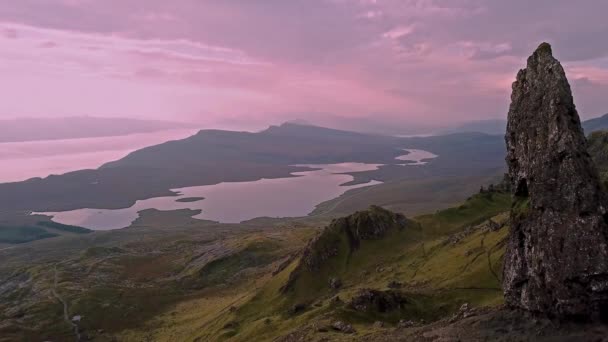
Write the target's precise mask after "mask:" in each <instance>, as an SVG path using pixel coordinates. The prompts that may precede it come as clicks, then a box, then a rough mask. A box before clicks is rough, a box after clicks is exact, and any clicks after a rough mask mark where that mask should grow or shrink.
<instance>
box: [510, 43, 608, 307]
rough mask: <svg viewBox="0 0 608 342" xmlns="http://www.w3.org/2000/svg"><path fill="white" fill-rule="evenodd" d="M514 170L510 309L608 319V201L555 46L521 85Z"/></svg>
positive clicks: (522, 76)
mask: <svg viewBox="0 0 608 342" xmlns="http://www.w3.org/2000/svg"><path fill="white" fill-rule="evenodd" d="M511 101H512V102H511V107H510V109H509V118H508V125H507V134H506V137H505V139H506V143H507V164H508V166H509V178H510V181H511V189H512V193H513V195H514V204H513V207H512V210H511V232H510V235H509V242H508V247H507V252H506V255H505V260H504V270H503V288H504V293H505V300H506V303H507V305H508V306H510V307H515V308H521V309H525V310H528V311H533V312H539V313H544V314H547V315H550V316H557V317H578V318H605V317H604V316H606V314H607V312H608V310H607V308H608V306H607V304H608V224H607V223H606V220H607V215H606V206H605V204H606V199H605V197H604V193H603V192H602V191H601V189H600V183H599V180H598V175H597V171H596V169H595V167H594V165H593V162H592V160H591V158H590V156H589V154H588V152H587V142H586V140H585V136H584V134H583V130H582V129H581V123H580V120H579V116H578V113H577V111H576V107H575V105H574V101H573V98H572V93H571V90H570V85H569V84H568V80H567V79H566V75H565V73H564V70H563V68H562V66H561V65H560V63H559V61H558V60H556V59H555V58H554V57H553V55H552V51H551V46H550V45H549V44H547V43H543V44H541V45H540V46H539V47H538V49H537V50H536V51H535V52H534V54H533V55H532V56H530V57H529V58H528V61H527V67H526V69H523V70H520V71H519V73H518V74H517V80H516V81H515V83H513V93H512V95H511Z"/></svg>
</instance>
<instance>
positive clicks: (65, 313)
mask: <svg viewBox="0 0 608 342" xmlns="http://www.w3.org/2000/svg"><path fill="white" fill-rule="evenodd" d="M54 272H55V276H54V277H55V279H54V281H53V290H52V291H53V296H55V298H57V299H58V300H59V301H60V302H61V304H63V319H64V320H65V321H66V322H67V323H68V324H69V325H70V326H71V327H72V329H73V330H74V335H75V336H76V342H80V330H79V329H78V324H76V323H74V322H72V320H71V319H70V315H69V310H68V302H67V301H65V299H63V298H62V297H61V296H60V295H59V294H58V293H57V283H58V274H57V266H55V269H54Z"/></svg>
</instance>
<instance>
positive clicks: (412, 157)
mask: <svg viewBox="0 0 608 342" xmlns="http://www.w3.org/2000/svg"><path fill="white" fill-rule="evenodd" d="M403 150H404V151H407V152H409V153H408V154H406V155H404V156H399V157H397V158H395V159H397V160H404V161H408V163H405V164H399V165H403V166H408V165H424V164H426V163H428V160H429V159H434V158H437V155H436V154H433V153H431V152H428V151H423V150H416V149H409V148H405V149H403Z"/></svg>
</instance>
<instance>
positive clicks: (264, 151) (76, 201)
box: [0, 123, 504, 212]
mask: <svg viewBox="0 0 608 342" xmlns="http://www.w3.org/2000/svg"><path fill="white" fill-rule="evenodd" d="M404 148H419V149H424V150H428V151H430V152H433V153H435V154H437V155H439V157H438V158H436V160H433V161H432V162H431V163H429V165H428V167H425V168H412V169H410V170H408V172H406V173H404V169H403V168H402V167H399V166H393V167H388V166H387V167H386V168H382V169H381V170H378V172H377V173H359V174H358V175H357V176H356V177H355V178H356V181H358V182H366V181H368V180H369V179H377V180H381V181H388V180H390V179H396V178H399V177H428V176H431V175H435V176H438V177H443V176H446V175H450V176H458V175H466V176H470V175H472V174H479V173H484V172H486V171H485V170H490V169H491V170H497V169H500V168H502V167H503V165H504V161H503V155H504V140H503V139H502V137H498V136H491V135H485V134H480V133H473V134H470V133H467V134H464V133H461V134H454V135H449V136H445V137H426V138H397V137H391V136H381V135H371V134H363V133H355V132H348V131H340V130H335V129H329V128H323V127H316V126H309V125H298V124H292V123H288V124H283V125H281V126H273V127H270V128H269V129H267V130H264V131H262V132H257V133H250V132H233V131H221V130H202V131H200V132H199V133H197V134H195V135H193V136H191V137H189V138H186V139H182V140H175V141H169V142H166V143H163V144H160V145H155V146H150V147H147V148H143V149H141V150H138V151H135V152H132V153H130V154H129V155H127V156H126V157H124V158H122V159H120V160H117V161H114V162H110V163H106V164H105V165H103V166H102V167H100V168H99V169H97V170H80V171H75V172H70V173H67V174H64V175H58V176H55V175H54V176H49V177H47V178H44V179H41V178H33V179H30V180H27V181H24V182H18V183H5V184H0V193H8V194H11V196H5V197H0V211H3V210H5V211H7V212H9V211H27V210H33V211H38V212H45V211H64V210H73V209H79V208H101V209H103V208H106V209H118V208H125V207H129V206H131V205H132V204H133V203H134V202H135V201H136V200H140V199H145V198H151V197H158V196H168V195H171V194H172V192H171V191H170V190H169V189H176V188H182V187H188V186H199V185H209V184H217V183H221V182H237V181H252V180H257V179H260V178H283V177H289V176H290V175H291V173H292V172H295V171H303V170H306V168H302V167H297V166H294V165H297V164H333V163H343V162H360V163H370V164H387V165H394V164H396V160H395V158H396V157H397V156H400V155H403V154H404V152H403V149H404ZM463 161H467V162H463ZM66 193H69V196H66Z"/></svg>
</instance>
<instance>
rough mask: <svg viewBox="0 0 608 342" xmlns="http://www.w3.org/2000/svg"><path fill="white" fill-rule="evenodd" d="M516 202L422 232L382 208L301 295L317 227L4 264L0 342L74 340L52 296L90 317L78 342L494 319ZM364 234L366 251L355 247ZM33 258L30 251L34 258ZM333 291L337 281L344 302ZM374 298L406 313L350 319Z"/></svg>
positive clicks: (151, 242)
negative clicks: (462, 312) (474, 316)
mask: <svg viewBox="0 0 608 342" xmlns="http://www.w3.org/2000/svg"><path fill="white" fill-rule="evenodd" d="M509 202H510V200H509V196H508V195H506V194H501V193H499V192H492V193H483V194H478V195H475V196H473V197H472V198H471V199H470V200H468V201H467V202H466V203H464V204H463V205H461V206H460V207H456V208H453V209H449V210H445V211H441V212H438V213H436V214H432V215H425V216H420V217H416V218H413V219H410V220H407V219H405V218H403V216H400V215H395V214H392V213H390V212H387V211H385V210H383V209H380V208H371V209H370V210H369V211H363V212H359V213H356V214H354V215H353V216H350V217H348V218H345V219H339V220H336V221H334V223H331V224H330V225H329V228H327V229H326V230H325V232H322V233H320V234H321V235H319V236H320V239H325V238H324V236H327V234H328V233H327V232H333V233H332V234H334V236H335V240H332V241H336V242H338V244H337V245H335V248H336V253H335V255H333V253H330V254H332V256H331V257H329V258H328V259H325V260H322V261H321V262H320V263H319V264H318V265H317V266H316V267H318V268H317V269H316V270H315V271H314V273H313V274H309V273H308V272H309V271H307V270H304V269H303V271H301V272H300V275H299V276H297V277H295V276H291V278H292V279H293V280H292V281H291V283H292V284H293V289H287V288H286V287H285V286H286V285H287V284H288V279H290V275H292V274H294V270H296V269H297V268H298V264H300V263H301V259H300V255H301V254H300V253H301V252H300V251H302V250H305V249H304V248H305V246H306V244H307V241H308V239H309V238H311V237H312V236H314V235H316V233H315V232H318V230H317V229H316V228H315V227H316V225H317V224H320V223H321V222H319V221H317V222H316V223H315V221H312V220H311V221H296V222H293V223H289V222H288V221H286V222H283V223H280V224H279V225H277V226H275V228H271V227H269V226H265V227H264V226H257V227H256V226H249V227H248V226H246V225H240V226H232V227H229V226H226V225H219V226H218V225H215V226H214V225H209V224H207V225H204V224H203V225H201V223H197V222H190V223H181V224H179V225H178V226H176V227H170V226H165V227H164V228H154V227H153V226H146V225H147V224H145V223H143V222H142V224H144V226H140V227H136V228H132V229H128V230H120V231H112V232H95V233H93V234H89V235H88V236H82V237H73V238H69V239H53V240H47V241H41V242H39V243H36V245H35V246H32V247H27V246H24V247H19V248H13V249H9V250H4V251H1V250H0V255H1V257H2V258H3V260H4V262H3V265H1V266H0V275H2V277H1V278H0V279H2V281H1V282H0V289H2V291H0V318H2V322H3V324H2V325H0V336H4V340H7V341H8V340H11V339H19V338H18V337H19V336H20V337H21V338H23V336H43V337H44V338H46V339H52V340H60V341H61V340H67V339H69V336H73V332H71V327H70V326H69V325H67V324H66V323H65V322H63V321H62V315H61V314H60V310H59V309H60V308H61V306H60V303H58V302H57V301H56V300H55V299H54V297H53V295H52V291H55V292H56V293H57V294H58V295H59V296H61V297H62V298H63V299H64V300H66V301H67V302H68V304H69V306H68V310H69V314H70V315H81V316H83V317H84V318H83V320H82V321H81V322H79V323H78V327H79V332H80V333H82V334H83V336H90V337H91V338H93V339H94V340H98V341H108V340H112V338H118V339H119V340H125V341H140V340H142V339H152V340H158V341H163V340H166V341H169V340H176V339H178V340H195V339H196V338H199V339H202V340H205V339H206V338H208V337H209V336H216V337H217V336H223V337H222V338H219V337H218V338H219V340H224V339H226V340H243V341H246V340H250V339H251V338H252V336H256V339H257V340H260V341H262V340H270V339H272V338H274V337H279V336H285V335H287V334H289V333H290V332H292V330H293V329H297V330H298V331H299V330H300V329H302V332H306V333H309V332H310V333H313V334H314V336H318V337H323V336H328V335H327V334H330V335H329V336H341V335H342V333H340V332H334V333H331V332H330V333H325V332H317V331H316V330H315V331H314V332H311V331H310V330H311V329H312V326H320V325H322V324H330V323H334V320H348V322H349V324H352V325H353V326H354V329H356V330H357V331H359V332H360V333H362V332H365V331H385V330H384V329H380V330H378V329H377V328H376V327H374V322H375V321H377V320H382V321H383V322H385V324H386V329H389V328H390V329H392V328H391V327H393V326H397V324H398V322H399V320H402V319H405V320H409V319H413V320H414V321H418V320H420V319H422V318H424V319H425V320H426V321H434V320H437V319H440V318H442V317H446V316H450V315H451V314H452V313H453V312H455V311H456V310H457V309H458V308H459V307H460V306H461V304H462V303H464V302H469V303H471V305H475V306H477V305H496V304H499V303H500V302H501V299H500V298H501V296H500V291H499V290H498V287H499V285H498V284H499V282H498V279H497V278H496V277H495V275H494V274H493V272H496V270H498V269H499V267H500V256H501V254H502V249H501V248H502V247H501V241H502V239H503V237H504V234H505V232H506V228H505V227H504V224H503V222H504V215H501V214H500V213H501V212H503V211H504V210H506V209H507V208H508V206H509ZM490 218H492V221H489V219H490ZM346 223H348V225H349V227H350V228H349V230H344V229H345V226H344V224H346ZM202 227H206V228H207V229H201V228H202ZM222 227H223V228H222ZM236 227H240V229H236V230H235V228H236ZM262 227H264V228H262ZM294 227H297V228H298V229H294ZM371 227H376V228H373V229H370V228H371ZM353 233H355V234H356V235H355V236H359V238H357V239H356V240H352V237H351V235H352V234H353ZM142 236H145V238H143V239H142ZM318 239H319V238H317V240H316V241H319V240H318ZM332 239H334V238H332ZM348 241H350V243H346V242H348ZM355 241H356V243H354V244H353V242H355ZM309 246H312V247H310V248H313V251H314V250H316V249H317V248H319V247H318V244H317V245H315V244H309ZM354 246H356V247H355V248H353V247H354ZM333 248H334V247H331V248H330V249H333ZM25 250H29V251H31V252H30V254H29V257H28V258H24V251H25ZM305 253H306V252H305ZM371 256H373V257H371ZM322 259H323V258H322ZM404 261H405V262H404ZM320 275H323V276H320ZM54 277H57V281H56V282H55V281H54ZM332 278H337V279H338V280H339V281H338V282H335V281H334V285H333V286H334V288H332V286H331V279H332ZM338 283H339V284H340V285H339V286H336V284H338ZM288 287H289V286H288ZM281 288H285V289H284V290H281ZM53 289H54V290H53ZM364 289H371V290H373V291H372V292H371V293H373V294H379V295H381V296H384V295H385V292H387V291H394V293H395V296H396V297H395V298H401V299H399V300H398V301H401V300H402V299H403V300H404V301H405V302H403V305H402V306H401V307H399V308H398V309H397V310H396V311H395V310H394V308H392V307H391V308H390V310H388V311H377V310H376V309H374V308H373V307H370V310H369V311H368V310H367V309H366V310H363V311H360V310H359V309H352V308H351V307H350V306H349V303H350V302H351V301H352V299H353V298H356V297H357V296H358V295H359V294H360V293H361V292H362V291H364ZM376 291H378V292H376ZM389 293H393V292H389ZM150 295H152V296H154V298H155V299H154V301H153V303H154V305H153V306H150V305H151V304H152V303H150V301H149V298H148V296H150ZM391 296H392V295H391ZM336 297H339V298H340V300H334V299H332V298H336ZM362 300H363V299H362ZM362 303H363V304H365V300H363V302H362ZM406 303H407V304H406ZM365 305H367V304H365ZM142 310H144V311H145V312H146V314H145V315H144V314H142V312H144V311H142ZM124 318H129V319H126V320H125V319H124ZM26 327H27V328H26ZM330 330H331V329H330ZM358 336H360V335H359V334H358ZM214 338H215V337H214ZM0 340H3V339H2V338H0Z"/></svg>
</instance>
